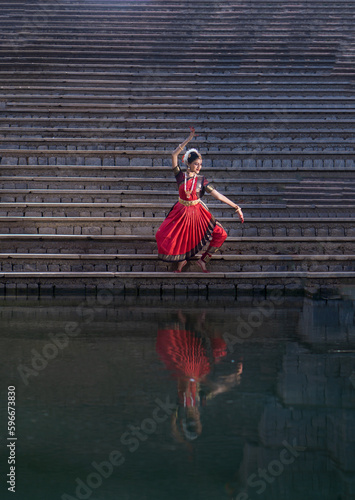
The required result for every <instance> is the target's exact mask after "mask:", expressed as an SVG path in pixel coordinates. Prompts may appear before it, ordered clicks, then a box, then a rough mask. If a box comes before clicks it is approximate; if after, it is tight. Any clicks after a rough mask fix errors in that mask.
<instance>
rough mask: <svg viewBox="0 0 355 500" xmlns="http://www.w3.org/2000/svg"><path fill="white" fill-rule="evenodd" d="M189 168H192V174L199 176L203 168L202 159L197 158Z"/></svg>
mask: <svg viewBox="0 0 355 500" xmlns="http://www.w3.org/2000/svg"><path fill="white" fill-rule="evenodd" d="M189 167H190V172H191V173H192V174H199V172H200V170H201V168H202V160H201V158H196V160H195V161H193V162H192V163H189Z"/></svg>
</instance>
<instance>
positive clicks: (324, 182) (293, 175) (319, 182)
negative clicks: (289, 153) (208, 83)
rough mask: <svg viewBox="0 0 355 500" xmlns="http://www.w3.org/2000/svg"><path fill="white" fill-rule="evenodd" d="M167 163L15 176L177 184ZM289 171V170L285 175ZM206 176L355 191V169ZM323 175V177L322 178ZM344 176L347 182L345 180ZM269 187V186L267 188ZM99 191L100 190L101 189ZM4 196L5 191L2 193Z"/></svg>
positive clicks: (254, 170) (23, 171)
mask: <svg viewBox="0 0 355 500" xmlns="http://www.w3.org/2000/svg"><path fill="white" fill-rule="evenodd" d="M166 163H170V164H169V165H166V166H163V165H158V164H155V165H154V167H152V166H148V164H145V165H130V166H122V165H100V166H97V165H74V164H71V165H17V166H16V170H15V172H16V173H17V175H16V177H19V178H22V177H29V176H30V177H31V178H32V177H33V176H36V177H43V176H45V177H54V178H56V177H63V178H64V177H66V178H68V177H92V178H93V177H94V178H97V180H98V183H101V180H102V179H105V178H106V177H110V180H111V181H113V179H115V178H116V176H117V177H118V178H119V179H122V178H126V177H129V178H137V180H138V179H146V178H147V177H148V178H149V177H151V176H152V173H153V172H154V174H159V176H158V177H154V179H156V178H161V179H169V180H170V181H172V182H175V180H174V176H173V173H172V168H171V160H168V161H167V162H166ZM285 170H288V171H286V172H285ZM201 172H202V174H203V175H205V176H206V177H207V178H208V179H214V180H215V179H219V181H218V182H221V181H222V182H225V180H226V179H231V180H232V181H233V183H237V184H238V185H239V186H244V185H248V184H250V186H254V185H255V184H257V185H258V186H259V187H260V186H262V187H263V188H264V187H265V188H269V187H270V185H273V186H278V185H281V186H285V187H287V186H288V185H290V184H292V187H293V188H294V189H296V187H297V186H304V187H305V188H307V189H308V187H311V186H314V187H321V188H324V187H327V188H329V189H330V188H334V189H342V188H346V187H350V188H351V187H352V186H353V184H354V176H355V169H351V168H346V169H344V168H337V169H336V170H334V169H329V168H328V169H323V168H317V167H316V166H315V165H311V166H310V168H307V167H304V168H303V169H295V170H294V171H292V169H290V168H289V169H286V166H281V165H280V166H275V167H274V168H272V169H267V168H260V167H249V168H246V166H245V165H244V166H243V168H236V167H235V166H234V167H224V166H223V167H219V166H217V165H216V164H215V163H214V164H213V165H211V166H209V165H205V164H203V170H201ZM0 174H1V177H3V178H4V177H13V174H14V166H13V165H0ZM320 174H321V175H320ZM344 176H346V177H345V179H344ZM264 184H265V186H263V185H264ZM98 189H99V188H98ZM2 192H4V190H2Z"/></svg>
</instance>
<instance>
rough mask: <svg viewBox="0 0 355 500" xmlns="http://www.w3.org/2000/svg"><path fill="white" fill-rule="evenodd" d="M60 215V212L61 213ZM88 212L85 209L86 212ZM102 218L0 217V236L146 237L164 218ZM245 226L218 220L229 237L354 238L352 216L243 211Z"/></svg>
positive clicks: (229, 219) (233, 220) (232, 220)
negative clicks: (262, 214) (283, 215)
mask: <svg viewBox="0 0 355 500" xmlns="http://www.w3.org/2000/svg"><path fill="white" fill-rule="evenodd" d="M63 212H64V211H63ZM63 212H62V213H63ZM89 212H90V210H89V209H88V210H87V213H89ZM108 214H110V215H107V216H106V217H97V216H76V217H73V216H48V217H47V216H43V217H42V216H30V215H28V216H26V217H23V216H18V217H16V216H8V217H0V232H1V233H2V234H19V233H27V234H28V233H33V234H72V235H75V234H76V235H147V236H154V235H155V233H156V231H157V230H158V229H159V227H160V225H161V224H162V222H163V220H164V217H154V216H153V217H148V216H145V217H119V216H115V214H114V211H113V210H112V211H110V212H108ZM244 215H245V223H244V224H241V223H240V221H239V218H238V217H237V216H235V217H220V218H219V219H218V220H219V222H220V223H221V224H222V225H223V227H224V228H225V230H226V232H227V234H228V235H229V236H261V237H262V236H267V237H272V236H285V237H288V236H289V237H295V236H299V237H302V236H314V237H316V236H319V237H324V238H327V237H329V236H334V237H338V236H339V237H353V236H355V228H354V222H355V219H354V218H352V217H335V218H331V217H328V218H326V219H324V218H320V217H316V218H311V217H308V218H303V217H287V218H281V217H279V218H272V217H264V218H258V217H254V218H250V219H248V214H247V211H246V213H245V214H244Z"/></svg>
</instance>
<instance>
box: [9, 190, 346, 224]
mask: <svg viewBox="0 0 355 500" xmlns="http://www.w3.org/2000/svg"><path fill="white" fill-rule="evenodd" d="M84 193H85V191H83V194H79V193H77V192H76V191H73V192H72V193H71V194H63V193H61V192H60V193H59V194H58V195H55V194H54V195H52V196H46V195H42V196H41V195H34V196H33V198H34V199H35V200H36V201H37V204H36V205H35V206H34V205H29V203H27V202H26V203H24V205H25V206H28V207H29V210H26V208H23V207H24V205H21V208H20V209H19V212H20V211H21V215H22V214H23V213H25V212H27V213H28V214H31V212H30V210H33V209H35V210H36V213H33V212H32V215H42V214H43V215H47V214H51V213H52V212H51V210H52V211H53V206H54V205H56V206H58V208H60V209H61V210H64V209H65V207H66V206H68V207H69V212H68V213H72V212H70V208H71V209H72V210H73V211H75V215H77V214H79V215H82V216H84V215H87V214H91V213H93V211H95V213H96V215H97V216H98V215H100V216H103V213H104V212H105V210H106V213H109V214H112V213H114V215H115V216H117V217H165V216H166V215H167V213H168V212H169V210H170V208H171V207H172V206H173V204H174V203H176V200H177V197H176V194H175V196H172V197H171V200H170V201H168V202H164V201H162V202H161V203H159V204H158V205H157V203H156V202H155V203H152V202H151V203H149V202H144V201H143V202H142V201H141V198H142V197H141V196H139V199H140V201H139V202H137V201H135V200H136V199H137V196H133V201H131V202H129V201H127V195H126V196H124V195H123V193H122V195H120V194H117V195H110V194H109V191H106V192H105V191H103V194H102V195H90V194H89V193H86V194H84ZM13 197H14V196H12V198H13ZM4 198H5V196H4ZM18 198H19V201H18V202H17V204H20V203H21V200H22V198H23V196H19V197H18ZM117 199H119V200H120V199H123V200H124V201H122V202H120V201H117ZM240 199H242V198H241V197H239V198H238V200H240ZM48 200H50V201H48ZM56 200H57V202H56ZM78 200H79V201H78ZM80 200H83V201H80ZM302 201H303V200H302ZM205 202H207V204H208V207H209V209H210V210H211V211H212V212H213V214H214V216H215V217H216V218H220V217H230V216H231V215H232V214H233V213H234V209H232V208H231V207H229V206H227V205H225V204H222V203H213V202H212V199H211V198H210V199H209V200H205ZM43 204H46V209H45V210H43ZM93 205H94V206H93ZM0 207H1V215H2V216H4V215H7V212H6V213H5V211H4V210H5V209H6V210H7V207H6V206H5V202H4V206H3V205H2V204H1V205H0ZM242 208H243V210H244V213H245V214H246V216H247V217H253V218H254V217H260V218H261V217H262V218H269V217H275V218H279V217H281V218H287V217H303V218H305V219H308V218H315V217H320V218H325V219H328V218H329V217H337V218H341V217H343V218H347V217H349V214H351V213H353V209H354V204H353V203H349V204H346V202H345V201H344V200H341V201H337V200H336V201H332V200H329V199H328V198H327V199H324V201H323V203H322V204H321V203H314V201H313V200H312V202H311V203H310V202H309V201H308V203H307V202H305V201H303V203H298V204H296V203H295V202H294V201H293V200H291V201H289V202H288V203H287V204H286V203H270V202H268V203H266V202H262V203H251V202H250V198H249V199H248V203H246V204H242ZM96 210H97V211H96ZM56 214H57V215H59V213H58V211H57V210H56ZM11 215H16V214H15V213H11ZM72 215H74V213H72Z"/></svg>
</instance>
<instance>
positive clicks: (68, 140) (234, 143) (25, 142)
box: [1, 132, 354, 151]
mask: <svg viewBox="0 0 355 500" xmlns="http://www.w3.org/2000/svg"><path fill="white" fill-rule="evenodd" d="M101 134H102V135H103V137H102V135H101V137H100V136H99V137H53V136H51V137H43V135H42V134H41V133H40V132H39V133H38V135H40V137H35V136H33V135H31V136H29V137H20V136H19V135H18V134H15V136H14V137H2V138H1V143H2V148H4V149H5V148H6V147H7V146H9V147H13V145H17V146H18V147H19V148H21V147H23V146H28V147H31V148H39V147H51V148H52V149H53V148H56V147H57V146H67V147H69V145H74V147H80V148H89V149H91V150H97V148H98V147H106V148H108V147H110V148H112V147H113V145H115V146H116V147H120V148H125V149H126V148H127V149H130V148H132V149H134V148H137V147H139V148H144V147H149V148H150V149H154V147H157V146H158V147H161V144H162V143H163V144H164V147H165V148H167V149H168V150H169V149H170V151H171V150H173V149H174V146H175V145H176V142H177V140H176V138H166V137H164V138H161V139H157V138H154V139H152V138H127V137H124V136H123V137H122V136H118V137H117V136H116V137H107V134H106V133H104V132H102V133H101ZM270 135H271V136H270ZM199 140H200V141H203V144H204V147H205V148H207V149H209V148H214V147H216V146H215V145H216V138H213V137H210V136H209V135H208V137H207V138H206V139H203V138H200V139H199ZM217 140H218V139H217ZM330 141H331V144H332V148H333V149H334V148H339V149H346V148H351V149H352V150H353V148H354V141H353V137H351V135H350V133H349V134H348V137H344V136H342V137H340V138H335V137H333V136H332V134H325V135H324V136H322V137H317V138H314V137H308V138H307V137H301V138H295V137H281V138H276V137H275V135H274V134H273V133H271V134H270V132H265V133H264V135H262V136H257V135H255V133H250V138H240V139H237V138H235V139H229V138H228V139H226V138H223V139H219V140H218V142H219V143H218V148H221V149H222V148H229V149H231V150H236V149H237V147H243V146H245V145H248V143H250V144H251V145H254V144H255V145H257V146H258V148H260V149H265V148H270V147H273V148H277V147H278V148H280V147H282V148H283V149H284V150H286V148H290V147H292V148H293V149H294V150H295V149H297V148H301V149H305V148H309V149H310V150H312V149H313V150H315V149H314V148H323V149H324V147H325V146H326V147H327V148H329V144H330ZM117 145H118V146H117Z"/></svg>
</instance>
